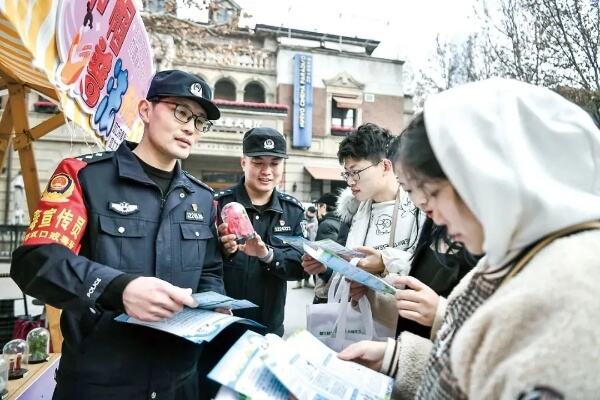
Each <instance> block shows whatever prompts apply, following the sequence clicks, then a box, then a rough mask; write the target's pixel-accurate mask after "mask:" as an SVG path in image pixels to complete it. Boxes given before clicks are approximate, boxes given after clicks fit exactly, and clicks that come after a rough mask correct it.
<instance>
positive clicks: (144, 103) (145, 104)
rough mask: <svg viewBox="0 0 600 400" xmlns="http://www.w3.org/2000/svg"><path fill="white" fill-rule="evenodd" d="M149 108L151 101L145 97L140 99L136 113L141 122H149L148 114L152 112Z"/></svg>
mask: <svg viewBox="0 0 600 400" xmlns="http://www.w3.org/2000/svg"><path fill="white" fill-rule="evenodd" d="M151 108H152V103H150V102H149V101H148V100H146V99H142V100H140V102H139V103H138V114H139V115H140V118H141V119H142V122H144V123H145V124H149V123H150V114H151V113H152V110H151Z"/></svg>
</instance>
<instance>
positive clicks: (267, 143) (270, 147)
mask: <svg viewBox="0 0 600 400" xmlns="http://www.w3.org/2000/svg"><path fill="white" fill-rule="evenodd" d="M263 147H264V148H265V150H273V149H274V148H275V142H273V141H272V140H271V139H267V140H265V143H264V145H263Z"/></svg>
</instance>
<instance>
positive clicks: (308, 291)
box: [284, 282, 314, 337]
mask: <svg viewBox="0 0 600 400" xmlns="http://www.w3.org/2000/svg"><path fill="white" fill-rule="evenodd" d="M294 286H296V282H288V292H287V301H286V304H285V321H284V327H285V333H284V337H287V336H289V335H290V334H292V333H294V332H295V331H297V330H299V329H305V328H306V306H307V305H308V304H312V301H313V298H314V289H313V288H302V289H292V288H293V287H294Z"/></svg>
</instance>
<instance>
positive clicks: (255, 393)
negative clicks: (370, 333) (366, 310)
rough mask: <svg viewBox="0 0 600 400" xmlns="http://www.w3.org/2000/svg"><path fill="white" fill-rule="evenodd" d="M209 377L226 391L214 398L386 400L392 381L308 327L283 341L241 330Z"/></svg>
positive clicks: (390, 391)
mask: <svg viewBox="0 0 600 400" xmlns="http://www.w3.org/2000/svg"><path fill="white" fill-rule="evenodd" d="M208 377H209V378H211V379H213V380H215V381H216V382H219V383H220V384H222V385H223V386H225V387H227V388H228V389H229V390H222V391H221V392H220V394H219V396H221V397H217V398H218V399H223V400H225V399H228V400H231V399H235V397H232V396H233V394H232V393H231V391H232V390H233V391H235V392H236V393H238V394H240V395H242V396H243V397H242V398H252V399H261V400H262V399H266V400H287V399H291V398H293V399H297V400H325V399H327V400H389V399H390V397H391V393H392V387H393V383H394V381H393V379H392V378H390V377H388V376H386V375H383V374H380V373H379V372H375V371H372V370H370V369H368V368H366V367H363V366H361V365H359V364H356V363H353V362H349V361H343V360H340V359H339V358H338V357H337V353H335V352H334V351H332V350H330V349H329V348H327V346H325V345H324V344H323V343H321V342H320V341H319V340H318V339H317V338H315V337H314V336H312V335H311V334H310V333H309V332H307V331H300V332H298V333H295V334H293V335H292V336H291V337H290V338H288V339H287V341H284V340H283V339H282V338H280V337H279V336H276V335H272V334H268V335H266V336H261V335H259V334H257V333H254V332H246V333H245V334H244V335H243V336H242V337H241V338H240V339H239V340H238V341H237V342H236V343H235V344H234V345H233V346H232V347H231V348H230V349H229V351H228V352H227V354H225V356H224V357H223V358H222V359H221V360H220V361H219V363H218V364H217V365H216V366H215V368H214V369H213V370H212V371H211V372H210V373H209V374H208Z"/></svg>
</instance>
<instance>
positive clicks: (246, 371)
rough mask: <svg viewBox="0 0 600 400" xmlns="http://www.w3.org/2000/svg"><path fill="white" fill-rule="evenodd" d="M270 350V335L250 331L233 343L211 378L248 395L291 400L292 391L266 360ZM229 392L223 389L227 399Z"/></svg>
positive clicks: (269, 399)
mask: <svg viewBox="0 0 600 400" xmlns="http://www.w3.org/2000/svg"><path fill="white" fill-rule="evenodd" d="M268 350H269V342H268V340H267V338H266V337H264V336H262V335H259V334H258V333H255V332H252V331H247V332H246V333H244V335H243V336H242V337H240V338H239V339H238V340H237V342H235V344H234V345H233V346H231V348H230V349H229V351H228V352H227V354H225V356H223V358H221V360H220V361H219V363H218V364H217V365H216V366H215V367H214V368H213V370H212V371H211V372H210V373H209V374H208V377H209V378H210V379H212V380H214V381H216V382H218V383H220V384H221V385H223V386H226V387H228V388H229V389H231V390H234V391H235V392H237V393H240V394H242V395H244V396H246V397H247V398H252V399H265V400H287V399H288V398H289V397H290V392H289V391H288V390H287V389H286V388H285V387H284V386H283V385H282V384H281V383H280V382H279V380H277V378H275V376H274V375H273V374H272V373H271V371H269V370H268V369H267V367H266V366H265V364H264V362H263V361H262V357H263V356H264V354H265V352H267V351H268ZM225 393H229V392H228V391H223V393H222V394H221V395H222V396H223V398H227V397H225Z"/></svg>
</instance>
